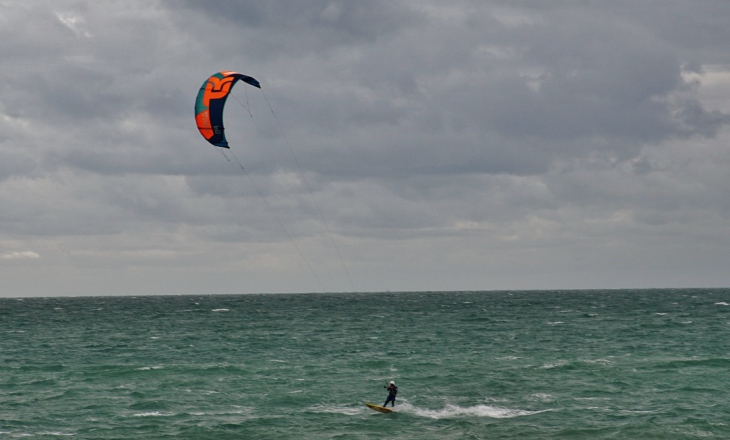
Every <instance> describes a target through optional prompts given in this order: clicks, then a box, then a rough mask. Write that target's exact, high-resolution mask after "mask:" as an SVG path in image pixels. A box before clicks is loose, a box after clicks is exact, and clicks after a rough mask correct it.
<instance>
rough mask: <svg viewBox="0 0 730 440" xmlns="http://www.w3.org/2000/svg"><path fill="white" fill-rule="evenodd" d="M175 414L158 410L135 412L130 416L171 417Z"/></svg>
mask: <svg viewBox="0 0 730 440" xmlns="http://www.w3.org/2000/svg"><path fill="white" fill-rule="evenodd" d="M174 415H175V414H172V413H162V412H159V411H152V412H146V413H137V414H132V417H172V416H174Z"/></svg>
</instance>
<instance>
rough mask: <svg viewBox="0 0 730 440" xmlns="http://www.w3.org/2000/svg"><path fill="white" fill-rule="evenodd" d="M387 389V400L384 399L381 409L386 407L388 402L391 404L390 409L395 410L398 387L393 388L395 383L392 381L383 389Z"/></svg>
mask: <svg viewBox="0 0 730 440" xmlns="http://www.w3.org/2000/svg"><path fill="white" fill-rule="evenodd" d="M383 388H387V389H388V398H387V399H385V403H384V404H383V408H385V407H386V406H388V402H391V407H393V408H395V396H396V394H398V387H397V386H395V382H393V381H392V380H391V381H390V383H389V384H388V386H387V387H383Z"/></svg>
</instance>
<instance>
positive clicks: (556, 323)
mask: <svg viewBox="0 0 730 440" xmlns="http://www.w3.org/2000/svg"><path fill="white" fill-rule="evenodd" d="M548 324H549V325H558V324H565V322H563V321H555V322H548Z"/></svg>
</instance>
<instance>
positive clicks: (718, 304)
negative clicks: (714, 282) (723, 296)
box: [715, 301, 730, 306]
mask: <svg viewBox="0 0 730 440" xmlns="http://www.w3.org/2000/svg"><path fill="white" fill-rule="evenodd" d="M715 305H716V306H730V304H728V303H726V302H725V301H720V302H716V303H715Z"/></svg>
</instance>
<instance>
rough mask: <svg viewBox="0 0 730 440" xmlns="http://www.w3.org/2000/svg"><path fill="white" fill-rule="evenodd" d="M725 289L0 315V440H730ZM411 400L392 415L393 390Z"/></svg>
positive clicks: (73, 302)
mask: <svg viewBox="0 0 730 440" xmlns="http://www.w3.org/2000/svg"><path fill="white" fill-rule="evenodd" d="M728 304H730V289H694V290H640V291H630V290H619V291H569V292H552V291H539V292H440V293H428V292H423V293H369V294H307V295H304V294H300V295H240V296H200V297H189V296H185V297H154V296H151V297H137V298H130V297H123V298H120V297H95V298H42V299H32V298H27V299H0V439H3V438H8V439H12V438H39V439H44V438H59V437H72V438H83V439H131V438H140V439H141V438H145V439H158V438H159V439H163V438H170V439H172V438H175V439H196V438H200V439H202V438H209V439H238V438H241V439H243V438H263V439H268V438H270V439H287V438H296V439H302V438H306V439H327V438H331V439H357V438H362V439H365V438H368V439H369V438H383V437H386V436H390V438H399V439H427V438H433V439H481V438H490V439H528V438H529V439H553V438H554V439H563V438H568V439H619V438H621V439H626V438H631V439H641V438H661V439H692V438H722V439H724V438H730V422H729V421H728V416H729V415H730V403H728V402H730V399H728V391H729V388H730V387H728V382H729V381H728V379H727V377H728V373H729V372H728V369H729V367H730V349H729V348H730V347H729V344H728V330H730V305H728ZM391 379H392V380H395V381H396V382H397V384H398V387H399V389H400V393H399V396H398V402H397V405H396V410H397V413H395V414H380V413H376V412H374V411H371V410H369V409H368V408H366V407H365V406H364V405H363V402H366V401H367V402H374V403H378V404H382V402H383V401H384V400H385V395H386V393H385V390H384V389H383V385H384V384H385V381H387V380H391Z"/></svg>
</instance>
